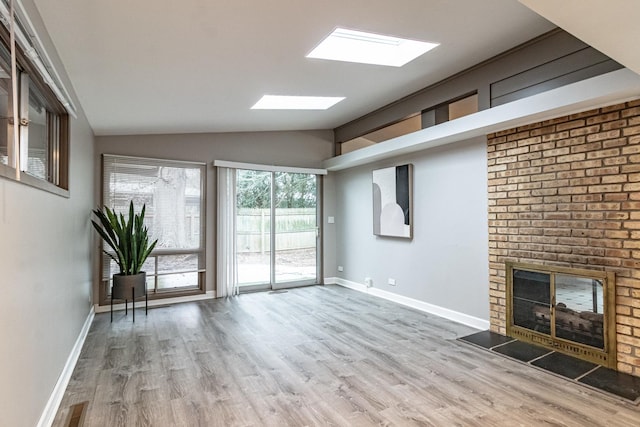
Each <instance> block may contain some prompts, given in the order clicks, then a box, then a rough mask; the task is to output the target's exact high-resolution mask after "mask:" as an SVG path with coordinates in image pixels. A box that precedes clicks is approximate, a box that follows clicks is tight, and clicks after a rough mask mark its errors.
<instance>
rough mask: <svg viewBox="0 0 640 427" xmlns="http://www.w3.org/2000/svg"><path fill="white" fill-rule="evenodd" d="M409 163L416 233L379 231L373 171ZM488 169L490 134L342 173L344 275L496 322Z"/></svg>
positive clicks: (338, 198) (339, 253)
mask: <svg viewBox="0 0 640 427" xmlns="http://www.w3.org/2000/svg"><path fill="white" fill-rule="evenodd" d="M404 163H413V165H414V188H413V189H414V206H413V215H414V217H413V218H414V229H413V233H414V238H413V240H406V239H394V238H385V237H376V236H374V235H373V231H372V222H373V219H372V196H371V179H372V178H371V173H372V170H373V169H377V168H380V167H388V166H396V165H400V164H404ZM486 168H487V158H486V138H484V137H482V138H475V139H473V140H468V141H461V142H457V143H454V144H451V145H447V146H442V147H437V148H434V149H429V150H425V151H423V152H420V153H417V154H414V155H411V156H404V157H400V158H396V159H393V160H389V161H385V162H383V163H377V164H373V165H367V166H363V167H359V168H355V169H350V170H345V171H342V172H338V173H334V174H333V175H332V177H331V178H332V179H333V180H334V188H335V216H336V224H335V232H336V246H335V251H336V262H337V264H338V265H342V266H343V267H344V272H342V273H337V275H338V277H341V278H343V279H346V280H350V281H353V282H357V283H360V284H364V278H365V277H371V278H372V279H373V286H374V287H377V288H380V289H383V290H385V291H389V292H393V293H397V294H400V295H403V296H406V297H410V298H414V299H417V300H420V301H423V302H427V303H429V304H434V305H437V306H440V307H444V308H447V309H450V310H454V311H457V312H461V313H464V314H467V315H470V316H474V317H477V318H480V319H484V320H488V319H489V296H488V292H487V286H488V276H489V272H488V267H487V259H488V249H487V248H488V245H487V242H488V230H487V170H486ZM327 215H330V213H327ZM389 278H393V279H395V280H396V286H395V287H394V286H390V285H388V284H387V280H388V279H389Z"/></svg>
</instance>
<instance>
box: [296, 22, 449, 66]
mask: <svg viewBox="0 0 640 427" xmlns="http://www.w3.org/2000/svg"><path fill="white" fill-rule="evenodd" d="M436 46H438V43H427V42H421V41H417V40H408V39H401V38H398V37H390V36H383V35H379V34H372V33H365V32H362V31H354V30H347V29H345V28H336V29H335V31H334V32H333V33H331V34H329V35H328V36H327V38H325V39H324V40H323V41H322V42H321V43H320V44H319V45H318V46H317V47H316V48H315V49H313V50H312V51H311V53H310V54H308V55H307V58H318V59H330V60H334V61H346V62H358V63H362V64H375V65H388V66H391V67H402V66H403V65H404V64H406V63H408V62H411V61H413V60H414V59H416V58H417V57H418V56H420V55H422V54H424V53H426V52H428V51H430V50H431V49H433V48H434V47H436Z"/></svg>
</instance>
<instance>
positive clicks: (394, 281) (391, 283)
mask: <svg viewBox="0 0 640 427" xmlns="http://www.w3.org/2000/svg"><path fill="white" fill-rule="evenodd" d="M387 283H388V284H389V285H391V286H395V285H396V279H392V278H389V280H388V281H387Z"/></svg>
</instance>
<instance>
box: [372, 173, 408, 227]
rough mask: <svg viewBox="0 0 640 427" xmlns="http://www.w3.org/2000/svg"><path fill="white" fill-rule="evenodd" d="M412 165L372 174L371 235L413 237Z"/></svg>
mask: <svg viewBox="0 0 640 427" xmlns="http://www.w3.org/2000/svg"><path fill="white" fill-rule="evenodd" d="M412 193H413V165H411V164H406V165H401V166H396V167H390V168H384V169H376V170H374V171H373V234H375V235H376V236H390V237H404V238H407V239H411V238H412V237H413V218H412V197H413V194H412Z"/></svg>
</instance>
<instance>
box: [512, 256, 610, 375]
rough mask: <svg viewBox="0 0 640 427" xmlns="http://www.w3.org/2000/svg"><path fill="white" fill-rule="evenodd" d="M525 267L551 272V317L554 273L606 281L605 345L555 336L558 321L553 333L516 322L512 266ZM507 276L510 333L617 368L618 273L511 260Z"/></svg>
mask: <svg viewBox="0 0 640 427" xmlns="http://www.w3.org/2000/svg"><path fill="white" fill-rule="evenodd" d="M514 269H516V270H525V271H531V272H537V273H547V274H550V275H551V280H550V281H551V283H550V286H551V295H552V301H551V318H552V319H555V298H554V297H553V296H554V295H555V274H563V275H568V276H574V277H580V278H586V279H596V280H600V281H602V283H603V290H602V293H603V298H604V302H603V304H604V310H605V313H604V321H603V338H604V349H600V348H597V347H592V346H589V345H586V344H580V343H576V342H573V341H569V340H565V339H563V338H558V337H556V336H555V322H551V335H547V334H543V333H539V332H536V331H532V330H530V329H527V328H523V327H520V326H517V325H514V319H513V270H514ZM505 273H506V276H505V279H506V301H505V302H506V315H507V324H506V331H507V335H508V336H510V337H513V338H516V339H519V340H521V341H525V342H529V343H531V344H535V345H539V346H542V347H545V348H548V349H550V350H554V351H558V352H560V353H564V354H568V355H569V356H574V357H577V358H580V359H583V360H586V361H589V362H592V363H596V364H598V365H603V366H606V367H608V368H612V369H615V368H616V359H617V356H616V316H615V309H616V299H615V297H616V295H615V274H614V273H613V272H608V271H600V270H587V269H578V268H568V267H557V266H547V265H541V264H532V263H519V262H509V261H507V262H506V263H505Z"/></svg>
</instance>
